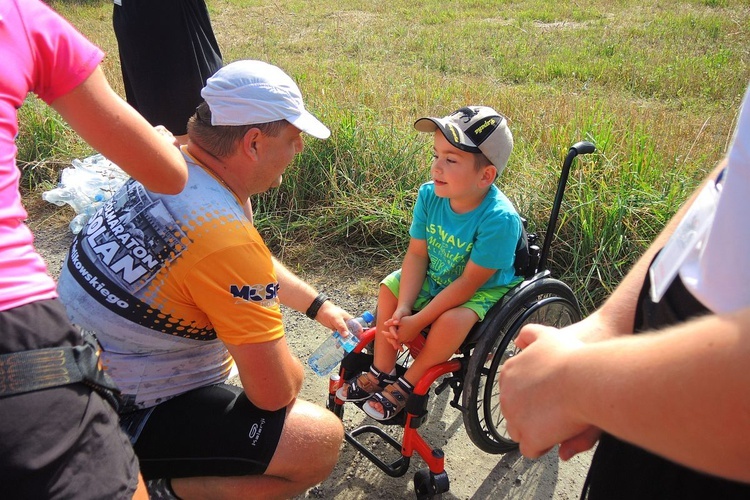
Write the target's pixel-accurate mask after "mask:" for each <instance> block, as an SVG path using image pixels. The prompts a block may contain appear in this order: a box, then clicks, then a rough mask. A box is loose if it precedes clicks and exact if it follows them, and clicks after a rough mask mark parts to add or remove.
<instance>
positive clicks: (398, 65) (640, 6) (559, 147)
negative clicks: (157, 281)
mask: <svg viewBox="0 0 750 500" xmlns="http://www.w3.org/2000/svg"><path fill="white" fill-rule="evenodd" d="M50 3H51V5H52V6H53V7H54V8H56V9H57V10H58V11H60V12H61V13H62V14H63V15H65V16H66V17H67V18H68V19H69V20H70V21H71V22H72V23H73V24H74V25H75V26H77V27H78V28H79V29H80V30H81V31H82V32H83V33H85V34H86V35H87V36H89V37H90V38H91V39H92V40H94V41H95V42H96V43H97V44H99V45H100V46H101V47H102V48H104V50H105V51H106V52H107V54H108V55H107V58H106V60H105V63H104V66H105V72H106V73H107V75H108V77H109V79H110V81H111V82H112V85H113V86H114V87H115V88H116V89H117V90H118V91H120V92H122V83H121V78H120V73H119V63H118V60H117V46H116V43H115V39H114V34H113V32H112V26H111V11H112V2H111V0H88V1H85V0H80V1H73V0H69V1H64V0H57V1H52V2H50ZM207 3H208V5H209V8H210V11H211V15H212V21H213V25H214V29H215V31H216V34H217V37H218V39H219V44H220V46H221V49H222V51H223V54H224V59H225V62H230V61H234V60H237V59H243V58H254V59H263V60H266V61H269V62H272V63H274V64H277V65H279V66H280V67H282V68H284V69H285V70H286V71H287V72H288V73H289V74H291V75H292V76H293V77H294V79H295V80H296V81H297V82H298V84H299V85H300V87H301V89H302V91H303V94H304V95H305V99H306V103H307V105H308V107H309V108H310V109H311V110H312V111H313V112H314V113H316V114H317V115H318V116H319V117H320V118H321V119H322V120H323V121H324V122H325V123H326V124H328V125H329V127H330V128H331V129H332V131H333V135H332V137H331V139H329V140H328V141H317V140H313V139H309V140H308V141H307V145H306V150H305V152H304V153H303V154H302V155H301V156H300V157H299V158H298V160H297V161H296V162H295V165H294V166H293V167H292V168H291V169H290V170H289V172H288V175H286V176H285V181H284V185H283V186H282V187H281V188H280V189H279V190H277V191H274V192H272V193H268V194H266V195H263V196H260V197H258V198H257V199H255V200H254V203H255V206H256V210H257V220H258V222H259V227H260V229H261V231H263V232H264V235H265V236H266V237H267V238H268V240H269V242H270V244H271V245H272V247H273V248H275V249H276V250H277V251H278V252H280V253H285V254H287V255H289V256H293V257H294V258H295V259H299V264H298V265H301V266H304V265H305V259H320V258H321V249H330V248H337V249H340V248H341V246H342V245H343V246H344V247H345V248H348V249H349V252H348V254H346V253H345V255H348V257H347V258H346V259H343V260H339V261H338V262H341V265H346V261H347V259H352V260H356V261H357V263H359V264H361V263H362V262H369V263H370V264H369V265H370V266H383V267H384V268H387V267H389V266H393V265H397V263H398V259H399V258H400V256H401V254H402V252H403V251H404V249H405V245H406V242H407V230H408V226H409V223H410V221H411V208H412V203H413V201H414V199H415V195H416V190H417V187H418V186H419V184H420V183H422V182H424V181H425V180H427V179H428V176H429V172H428V171H429V159H430V144H431V143H430V140H431V138H430V137H429V136H427V135H425V134H422V135H418V134H417V133H416V132H415V131H414V130H413V129H412V123H413V122H414V120H415V119H416V118H419V117H420V116H425V115H431V116H443V115H446V114H448V113H449V112H451V111H453V110H454V109H456V108H458V107H461V106H463V105H466V104H484V105H489V106H492V107H494V108H495V109H497V110H498V111H501V112H502V113H504V114H506V115H507V116H508V117H509V122H510V126H511V130H512V131H513V134H514V138H515V143H516V146H515V149H514V152H513V155H512V156H511V160H510V163H509V167H508V169H507V170H506V172H505V173H504V174H503V175H502V177H501V178H500V179H499V184H500V186H501V188H502V189H503V190H504V191H505V192H506V193H507V194H508V195H509V196H510V197H511V199H513V200H514V202H515V203H516V205H517V207H518V208H519V210H520V211H521V212H522V213H523V214H525V216H526V217H527V219H528V220H529V221H530V224H531V226H532V229H537V228H538V229H541V230H543V229H544V227H545V224H546V218H547V217H548V214H549V210H550V207H551V202H552V199H553V196H554V189H555V187H554V186H555V184H556V182H557V176H558V172H559V167H560V164H561V162H562V159H563V157H564V156H565V154H566V152H567V149H568V147H569V146H570V145H571V144H573V143H575V142H577V141H579V140H584V139H585V140H589V141H591V142H593V143H594V144H595V145H596V146H597V153H596V154H595V155H592V156H589V157H586V158H585V159H582V161H580V162H579V163H577V164H576V165H575V166H574V169H573V171H572V173H571V177H570V181H569V189H568V192H567V194H566V199H565V203H564V206H563V210H562V211H561V219H560V230H559V233H558V234H559V236H560V238H559V239H558V240H556V241H555V242H554V243H553V246H552V248H553V253H552V256H551V262H550V264H551V268H552V270H553V273H554V274H555V275H556V276H558V277H560V278H561V279H563V280H564V281H566V282H568V283H570V284H571V286H572V287H573V288H574V290H575V292H576V294H577V295H578V297H579V299H580V300H581V302H582V305H583V307H584V308H585V309H587V310H591V309H592V308H593V307H595V306H596V305H597V304H599V303H600V301H601V300H602V298H603V297H605V296H606V294H607V293H608V292H609V291H610V290H611V289H612V288H613V287H614V286H616V284H617V283H618V282H619V281H620V279H621V277H622V276H623V274H624V273H625V272H626V271H627V269H628V268H629V266H630V265H631V264H632V262H633V261H634V259H635V258H637V257H638V255H639V254H640V253H641V251H642V250H643V249H644V248H645V246H647V244H648V243H649V242H650V241H651V240H652V239H653V237H654V236H655V234H656V233H658V231H659V230H660V229H661V227H662V226H663V225H664V223H665V222H666V221H667V220H668V219H669V217H670V216H671V215H672V214H673V213H674V211H675V210H676V209H677V208H678V206H679V204H680V203H681V202H682V201H683V200H684V199H685V198H686V197H687V195H688V194H689V193H690V192H691V191H692V189H693V188H694V187H695V186H696V184H697V183H698V182H699V181H700V179H701V178H702V177H703V176H704V174H705V173H706V172H707V171H708V170H710V169H711V168H712V167H713V166H714V165H715V164H716V162H717V161H718V160H719V159H720V158H721V156H722V154H723V152H724V151H725V149H726V147H727V145H728V142H729V141H730V138H731V132H732V129H733V124H734V120H735V117H736V112H737V110H738V106H739V104H740V101H741V98H742V95H743V92H744V89H745V87H746V86H747V84H748V82H749V81H750V6H748V5H747V2H746V0H683V1H676V0H661V1H657V0H643V1H638V2H633V1H624V0H619V1H614V0H608V1H593V2H585V3H584V2H548V1H544V0H525V1H524V0H520V1H512V2H511V1H481V2H480V1H473V0H472V1H451V2H446V1H436V0H421V1H419V0H418V1H413V2H393V1H384V2H362V1H352V0H348V1H341V0H326V1H316V0H309V1H301V0H291V1H284V0H277V1H273V2H271V1H265V0H207ZM21 116H22V120H23V122H24V127H23V130H22V135H21V137H20V138H19V145H20V152H19V159H20V160H21V161H22V162H23V165H25V174H26V176H25V179H26V186H27V188H28V189H29V190H30V191H32V192H33V191H34V190H38V189H40V187H39V186H40V185H41V186H43V185H44V183H45V182H46V183H50V182H52V183H54V182H55V180H56V172H57V171H58V170H59V169H60V168H61V167H62V166H65V165H66V164H67V163H69V161H70V159H71V158H74V157H81V156H83V155H87V154H89V153H90V152H89V151H88V150H87V149H86V147H85V145H82V144H81V143H80V142H79V141H77V140H76V139H75V136H74V135H73V134H71V133H70V131H69V130H67V128H66V127H65V126H64V124H62V123H60V121H59V119H57V118H56V117H55V116H54V114H53V113H50V112H49V111H48V110H47V109H46V108H45V107H44V106H43V105H40V104H39V103H38V102H36V101H34V100H33V99H32V100H30V101H29V102H28V103H27V105H25V106H24V108H23V109H22V111H21ZM362 259H365V260H364V261H363V260H362Z"/></svg>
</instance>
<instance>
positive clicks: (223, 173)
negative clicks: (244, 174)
mask: <svg viewBox="0 0 750 500" xmlns="http://www.w3.org/2000/svg"><path fill="white" fill-rule="evenodd" d="M180 149H182V151H184V152H185V153H187V154H188V155H190V156H191V157H192V158H193V159H194V160H196V162H198V164H199V165H200V166H202V167H203V168H204V169H206V170H208V171H209V172H211V173H212V174H213V175H214V177H216V179H217V180H218V181H219V182H221V183H222V184H223V185H224V187H226V188H227V189H229V190H230V191H231V192H232V193H233V194H234V195H235V196H236V197H237V199H239V200H241V201H244V200H247V199H248V198H249V193H244V192H241V191H242V190H241V189H239V186H238V185H237V183H235V182H233V179H232V176H231V170H230V166H229V165H227V163H226V162H225V161H223V160H222V159H220V158H218V157H216V156H214V155H212V154H211V153H209V152H208V151H206V150H205V149H203V148H202V147H201V146H200V145H199V144H197V143H196V142H194V141H192V140H190V139H188V143H187V145H185V146H182V148H180Z"/></svg>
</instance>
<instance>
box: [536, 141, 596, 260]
mask: <svg viewBox="0 0 750 500" xmlns="http://www.w3.org/2000/svg"><path fill="white" fill-rule="evenodd" d="M594 151H596V146H594V145H593V144H592V143H590V142H589V141H580V142H576V143H575V144H573V145H572V146H571V147H570V149H569V150H568V154H567V156H566V157H565V161H564V162H563V168H562V172H561V173H560V180H559V181H558V183H557V193H555V202H554V204H553V205H552V213H551V214H550V217H549V222H548V223H547V231H546V232H545V233H544V245H543V246H542V251H541V252H540V254H539V265H538V267H537V271H543V270H544V269H546V267H547V254H548V253H549V247H550V245H551V244H552V238H553V236H554V234H555V227H556V226H557V217H558V215H559V214H560V206H561V205H562V200H563V195H564V194H565V187H566V185H567V183H568V173H570V166H571V165H572V164H573V159H574V158H575V157H576V156H578V155H587V154H590V153H593V152H594Z"/></svg>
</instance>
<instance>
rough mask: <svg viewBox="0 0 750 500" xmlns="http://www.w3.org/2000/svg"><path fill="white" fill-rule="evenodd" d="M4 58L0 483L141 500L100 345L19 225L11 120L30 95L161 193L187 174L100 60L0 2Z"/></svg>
mask: <svg viewBox="0 0 750 500" xmlns="http://www.w3.org/2000/svg"><path fill="white" fill-rule="evenodd" d="M0 54H2V57H0V74H2V78H0V483H2V484H3V490H4V494H7V495H9V497H12V498H73V497H75V498H126V497H130V496H133V495H134V493H136V490H138V493H139V494H140V495H143V498H145V488H144V487H143V484H142V481H140V476H139V473H138V462H137V459H136V457H135V455H134V453H133V451H132V448H131V446H130V444H129V441H128V438H127V437H126V436H125V434H123V433H122V431H121V430H120V428H119V424H118V419H117V414H116V412H115V411H114V409H113V408H112V407H111V406H110V405H109V404H108V403H107V402H106V399H108V396H109V395H111V392H109V391H108V389H107V388H106V386H107V385H109V383H108V379H107V377H106V376H105V375H103V372H102V371H101V368H100V367H98V364H97V360H98V358H97V352H96V350H95V347H94V345H95V344H93V343H90V342H87V341H86V340H85V339H84V338H83V337H82V335H81V333H80V331H79V330H78V329H77V328H76V327H74V326H73V325H72V324H71V323H70V321H69V320H68V318H67V316H66V314H65V309H64V308H63V307H62V305H61V304H60V302H59V301H58V298H57V292H56V288H55V282H54V280H53V279H52V277H51V276H50V275H49V274H48V272H47V268H46V265H45V263H44V261H43V259H42V257H41V256H40V255H39V254H38V253H37V252H36V250H35V249H34V245H33V237H32V234H31V232H30V230H29V228H28V227H27V226H26V225H25V223H24V221H25V219H26V218H27V213H26V211H25V209H24V207H23V205H22V200H21V195H20V193H19V177H20V172H19V169H18V167H17V165H16V145H15V138H16V136H17V134H18V114H17V111H18V108H20V107H21V105H22V104H23V103H24V100H25V99H26V97H27V95H28V94H29V93H30V92H33V93H34V94H36V95H37V96H38V97H39V98H40V99H42V100H43V101H44V102H45V103H47V104H48V105H50V106H51V107H52V108H54V109H55V110H56V111H57V112H58V113H60V115H61V116H62V117H63V119H65V120H66V121H67V122H68V123H69V124H70V125H71V127H72V128H73V129H74V130H76V131H77V132H78V133H79V134H80V135H81V137H83V138H84V139H85V140H86V141H87V142H88V143H89V144H90V145H91V146H92V147H93V148H94V149H96V150H97V151H99V152H100V153H102V154H103V155H105V156H106V157H107V158H108V159H110V160H111V161H113V162H114V163H116V164H117V165H119V166H120V167H121V168H123V169H124V170H125V171H126V172H128V173H129V174H131V175H132V176H134V177H135V178H137V179H138V180H139V181H140V182H142V183H143V184H145V185H147V186H149V189H153V190H156V191H158V192H162V193H167V194H175V193H179V192H180V191H181V190H182V189H183V187H184V185H185V182H186V180H187V169H186V165H185V162H184V160H183V158H182V155H181V154H180V152H179V150H178V149H177V148H175V147H173V145H172V144H171V142H169V141H168V140H166V139H165V138H164V137H162V136H161V135H160V134H159V133H158V132H157V131H156V130H155V129H154V128H153V127H151V125H149V124H148V122H146V120H145V119H143V118H142V117H141V116H140V115H139V114H138V113H137V112H136V111H135V110H134V109H132V108H131V107H130V106H129V105H128V104H127V103H125V101H124V100H122V99H121V98H120V97H119V96H118V95H117V94H116V93H115V92H114V91H113V90H112V89H111V87H110V86H109V84H108V82H107V80H106V78H105V76H104V73H103V72H102V70H101V69H100V67H99V64H100V62H101V61H102V59H103V57H104V54H103V52H102V51H101V50H100V49H99V48H98V47H96V46H95V45H93V44H92V43H90V42H89V41H88V40H87V39H86V38H85V37H84V36H83V35H81V34H80V33H79V32H78V31H76V29H75V28H73V27H72V26H71V25H70V24H69V23H68V22H66V21H65V20H64V19H63V18H62V17H60V16H59V15H58V14H57V13H55V12H54V11H53V10H52V9H51V8H49V7H48V6H47V5H45V4H43V3H42V2H40V1H38V0H3V1H1V2H0ZM51 359H52V360H53V361H55V362H56V363H57V365H56V368H54V369H52V368H51V365H50V360H51ZM81 360H83V361H81ZM63 362H64V363H63ZM86 363H88V365H86ZM61 364H62V366H63V368H60V366H61ZM76 373H77V374H79V376H78V378H77V379H76V376H75V374H76ZM50 374H51V375H53V376H52V377H50ZM61 374H62V376H61ZM71 374H73V375H71ZM65 376H67V377H68V379H67V381H66V380H65V378H64V377H65ZM92 386H100V387H99V388H98V389H92ZM74 478H75V479H74Z"/></svg>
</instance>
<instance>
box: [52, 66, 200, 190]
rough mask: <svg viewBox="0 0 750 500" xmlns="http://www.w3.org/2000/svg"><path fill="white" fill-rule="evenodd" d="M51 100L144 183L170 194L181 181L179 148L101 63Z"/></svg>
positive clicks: (88, 138)
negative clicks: (119, 89)
mask: <svg viewBox="0 0 750 500" xmlns="http://www.w3.org/2000/svg"><path fill="white" fill-rule="evenodd" d="M51 105H52V107H53V108H54V109H55V110H56V111H57V112H58V113H60V115H61V116H62V117H63V118H64V119H65V121H67V122H68V123H69V124H70V126H71V127H73V129H74V130H75V131H76V132H78V134H79V135H80V136H81V137H82V138H83V139H84V140H85V141H86V142H87V143H89V144H90V145H91V146H92V147H93V148H94V149H96V150H97V151H98V152H100V153H101V154H103V155H104V156H106V157H107V158H108V159H109V160H111V161H112V162H114V163H115V164H116V165H117V166H119V167H120V168H122V169H123V170H124V171H126V172H127V173H128V174H130V175H131V176H132V177H134V178H135V179H136V180H138V181H140V182H141V183H142V184H143V185H144V186H146V187H147V188H148V189H150V190H153V191H155V192H159V193H166V194H176V193H179V192H180V191H182V189H183V188H184V187H185V183H186V182H187V166H186V165H185V161H184V159H183V158H182V154H181V153H180V151H179V150H178V149H177V148H176V147H175V146H174V145H172V143H171V142H170V141H169V140H167V139H166V138H165V137H163V136H162V135H161V134H159V133H158V132H157V131H156V130H155V129H154V127H152V126H151V125H150V124H149V123H148V122H147V121H146V120H145V119H144V118H143V117H142V116H141V115H139V114H138V112H136V111H135V110H134V109H133V108H132V107H130V105H128V104H127V103H126V102H125V101H123V100H122V99H121V98H120V97H119V96H118V95H117V94H116V93H115V92H114V91H113V90H112V88H111V87H110V86H109V83H107V79H106V78H105V76H104V73H103V72H102V70H101V68H97V69H95V70H94V72H93V73H92V74H91V75H90V76H89V77H88V78H87V79H86V80H85V81H84V82H83V83H81V84H80V85H78V86H77V87H76V88H75V89H73V90H72V91H71V92H69V93H67V94H66V95H64V96H61V97H59V98H57V99H55V101H54V102H52V104H51Z"/></svg>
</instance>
